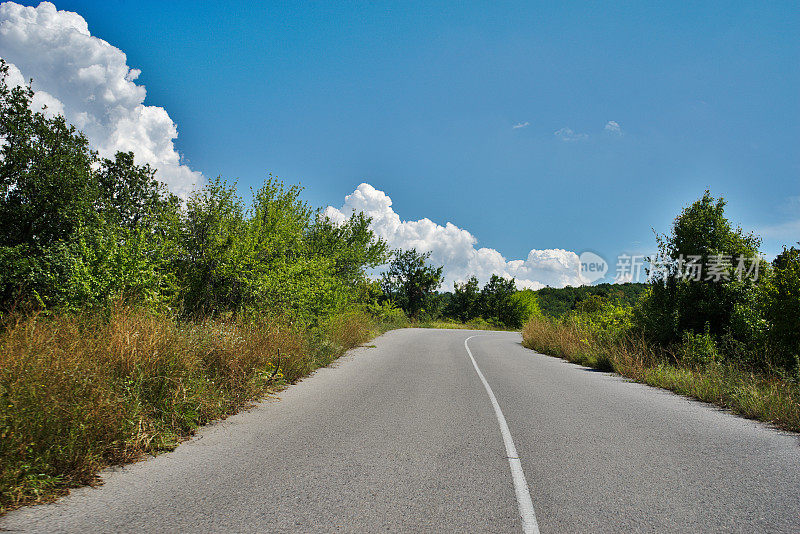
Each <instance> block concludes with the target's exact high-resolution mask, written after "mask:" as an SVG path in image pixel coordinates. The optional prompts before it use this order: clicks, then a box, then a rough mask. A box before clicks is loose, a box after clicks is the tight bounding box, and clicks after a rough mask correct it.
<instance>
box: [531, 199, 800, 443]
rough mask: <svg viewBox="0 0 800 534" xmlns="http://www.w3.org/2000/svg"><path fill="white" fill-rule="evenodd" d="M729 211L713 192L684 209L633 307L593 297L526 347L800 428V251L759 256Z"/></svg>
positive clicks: (535, 325) (534, 333)
mask: <svg viewBox="0 0 800 534" xmlns="http://www.w3.org/2000/svg"><path fill="white" fill-rule="evenodd" d="M724 206H725V202H724V201H723V200H722V199H715V198H714V197H712V196H711V194H710V193H709V192H706V193H705V195H704V196H703V197H702V198H701V199H699V200H698V201H696V202H694V203H693V204H692V205H690V206H689V207H687V208H686V209H685V210H683V212H682V213H681V214H680V215H679V216H678V217H677V218H676V219H675V222H674V224H673V227H672V230H671V233H670V234H669V235H661V236H659V249H660V250H659V255H658V257H656V258H650V259H649V260H650V265H649V269H650V271H649V274H650V278H651V280H650V282H649V283H648V284H647V285H646V287H644V291H643V292H641V295H640V297H639V298H638V300H636V301H635V302H634V303H631V302H630V300H628V299H627V298H619V296H617V297H615V296H614V295H613V294H606V295H601V294H591V293H588V292H587V293H585V294H584V297H583V298H582V299H580V300H577V301H575V302H574V303H573V304H572V305H571V306H570V308H571V309H569V310H562V312H561V313H560V314H557V315H556V314H553V315H554V316H537V317H534V318H532V319H531V320H529V321H528V322H527V323H526V324H525V326H524V328H523V339H524V342H523V343H524V345H525V346H527V347H529V348H531V349H534V350H536V351H538V352H541V353H544V354H548V355H552V356H557V357H560V358H564V359H567V360H569V361H571V362H575V363H578V364H581V365H586V366H589V367H595V368H598V369H603V370H607V371H615V372H617V373H619V374H622V375H624V376H627V377H630V378H632V379H634V380H637V381H639V382H643V383H646V384H650V385H652V386H657V387H662V388H666V389H670V390H672V391H675V392H677V393H680V394H682V395H687V396H690V397H694V398H697V399H700V400H703V401H706V402H711V403H715V404H717V405H719V406H723V407H725V408H728V409H730V410H731V411H733V412H736V413H738V414H741V415H743V416H746V417H750V418H754V419H759V420H762V421H766V422H769V423H772V424H774V425H776V426H778V427H780V428H783V429H787V430H793V431H796V432H800V384H799V382H798V380H799V379H800V366H799V362H800V249H798V248H796V247H789V248H785V249H784V251H783V252H782V253H781V254H779V255H778V257H777V258H775V260H774V261H773V262H772V263H768V262H766V261H764V260H763V259H760V257H759V252H758V247H759V245H760V240H759V239H758V238H757V237H756V236H755V235H752V234H745V233H744V232H742V230H741V229H739V228H736V227H734V226H733V225H732V224H731V223H730V221H729V220H728V219H727V218H726V217H725V214H724ZM742 258H750V259H752V260H751V261H745V262H744V265H743V264H742V263H741V262H740V259H742ZM742 267H744V268H745V269H746V271H747V272H746V273H745V274H746V276H742V271H743V269H742ZM703 269H705V270H703ZM559 291H562V292H565V293H567V292H569V293H574V292H575V289H574V288H568V289H565V290H550V292H551V293H557V292H559ZM637 291H638V289H637ZM567 298H571V295H570V296H568V297H567ZM540 302H541V300H540Z"/></svg>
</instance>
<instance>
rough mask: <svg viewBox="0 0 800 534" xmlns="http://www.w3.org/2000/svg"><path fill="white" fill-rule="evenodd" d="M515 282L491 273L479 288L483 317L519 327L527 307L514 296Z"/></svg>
mask: <svg viewBox="0 0 800 534" xmlns="http://www.w3.org/2000/svg"><path fill="white" fill-rule="evenodd" d="M516 293H517V286H516V282H515V281H514V279H513V278H503V277H502V276H498V275H496V274H493V275H492V277H491V278H490V279H489V281H488V282H486V285H485V286H483V290H481V309H482V312H483V313H482V315H483V318H484V319H487V320H489V321H493V322H495V323H497V324H499V325H501V326H505V327H507V328H519V327H521V326H522V323H523V321H524V320H525V319H526V316H525V313H526V311H527V307H526V306H525V304H524V303H523V302H522V301H520V300H518V299H517V298H515V295H516Z"/></svg>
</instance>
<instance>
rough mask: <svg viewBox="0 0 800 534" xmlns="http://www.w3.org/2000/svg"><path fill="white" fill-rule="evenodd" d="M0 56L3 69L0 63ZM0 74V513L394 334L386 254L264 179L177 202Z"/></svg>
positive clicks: (147, 172) (402, 320) (221, 185)
mask: <svg viewBox="0 0 800 534" xmlns="http://www.w3.org/2000/svg"><path fill="white" fill-rule="evenodd" d="M0 61H1V60H0ZM7 70H8V69H7V67H6V66H5V64H4V63H1V62H0V139H2V143H1V145H0V513H2V512H4V511H6V510H8V509H10V508H12V507H15V506H18V505H21V504H25V503H31V502H37V501H41V500H47V499H49V498H52V497H54V496H56V495H58V494H61V493H63V492H64V491H66V490H67V489H68V488H70V487H74V486H75V485H79V484H86V483H92V482H93V481H94V480H95V477H96V474H97V472H98V471H99V469H101V468H102V467H104V466H108V465H111V464H116V463H120V462H125V461H129V460H132V459H134V458H137V457H139V456H140V455H142V454H145V453H156V452H158V451H162V450H168V449H170V448H172V447H174V446H175V445H176V444H177V443H178V442H179V441H180V440H181V439H184V438H185V437H187V436H189V435H190V434H191V433H192V432H193V431H194V430H195V429H196V428H197V427H198V426H199V425H202V424H204V423H206V422H208V421H211V420H213V419H216V418H219V417H224V416H226V415H229V414H232V413H234V412H236V411H237V410H238V409H240V408H241V407H242V406H245V405H247V404H248V403H250V402H251V401H253V400H255V399H258V398H259V397H261V396H263V395H264V394H266V393H269V392H271V391H276V390H278V389H280V388H282V387H283V386H284V385H286V384H289V383H292V382H294V381H296V380H298V379H299V378H301V377H303V376H306V375H307V374H308V373H310V372H311V371H313V370H314V369H316V368H318V367H320V366H323V365H327V364H328V363H329V362H330V361H331V360H332V359H334V358H336V357H337V356H339V355H340V354H342V353H343V352H344V351H346V350H347V349H349V348H352V347H354V346H357V345H359V344H361V343H363V342H365V341H367V340H368V339H369V338H371V337H372V336H374V335H375V334H377V333H379V332H381V331H383V330H386V329H389V328H397V327H401V326H406V325H408V324H409V322H408V319H407V318H406V315H405V313H404V312H403V311H402V310H401V309H399V308H397V307H395V306H394V305H393V304H392V303H391V301H389V300H388V299H386V298H384V297H383V295H382V293H381V289H380V286H379V284H378V283H377V282H375V281H372V280H370V279H369V277H368V276H367V275H366V273H367V271H368V270H369V269H373V268H375V267H377V266H379V265H381V264H384V263H385V262H386V261H387V259H388V258H389V252H388V251H387V248H386V244H385V243H384V242H383V241H381V240H379V239H376V238H375V236H374V235H373V234H372V232H371V231H370V230H369V222H370V221H369V219H368V218H366V217H364V216H363V215H361V214H356V215H355V216H353V217H352V218H350V219H349V220H348V221H346V222H345V223H343V224H333V223H332V222H331V221H329V220H327V219H326V218H324V217H322V216H321V215H320V213H319V212H318V211H317V210H314V209H312V208H310V207H309V206H307V205H306V204H305V203H304V202H302V201H301V200H300V193H301V190H300V188H298V187H294V186H292V187H287V186H285V185H284V184H282V183H281V182H279V181H278V180H276V179H274V178H272V177H269V178H268V179H267V180H265V182H264V184H263V186H262V187H261V188H260V189H258V190H255V191H252V192H251V195H250V198H248V199H244V198H242V197H241V196H240V195H239V194H238V192H237V188H236V185H235V184H233V183H229V182H226V181H225V180H222V179H216V180H211V181H210V182H209V183H208V184H206V185H205V187H203V188H201V189H199V190H197V191H196V192H195V193H194V194H192V195H191V196H190V197H189V198H188V199H185V200H181V199H179V198H177V197H175V196H174V195H172V194H171V193H169V192H168V191H167V189H166V188H165V186H164V185H163V184H161V183H159V181H158V180H157V177H156V175H155V172H154V171H153V170H152V169H151V168H149V167H148V166H146V165H145V166H139V165H136V164H135V163H134V156H133V154H130V153H118V154H116V156H115V157H114V158H111V159H106V158H100V157H98V155H97V154H96V153H94V152H93V151H92V150H90V148H89V144H88V141H87V139H86V137H85V136H84V135H83V134H82V133H81V132H79V131H77V130H76V129H75V128H74V127H72V126H71V125H69V124H67V123H66V122H65V121H64V119H63V117H60V116H55V117H54V116H51V115H49V114H46V113H38V112H34V111H32V110H31V99H32V96H33V95H32V92H31V90H30V89H29V88H25V87H16V88H10V87H8V86H7V85H6V82H5V79H6V75H7Z"/></svg>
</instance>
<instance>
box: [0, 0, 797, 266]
mask: <svg viewBox="0 0 800 534" xmlns="http://www.w3.org/2000/svg"><path fill="white" fill-rule="evenodd" d="M23 3H24V4H26V5H36V4H37V3H38V2H36V3H26V2H23ZM56 6H57V8H58V9H59V10H67V11H74V12H77V13H79V14H80V15H81V16H82V17H83V18H84V19H85V20H86V22H87V23H88V27H89V29H90V31H91V34H92V35H94V36H96V37H98V38H100V39H103V40H105V41H107V42H109V43H110V44H112V45H113V46H115V47H117V48H119V49H120V50H122V51H124V52H125V53H126V54H127V63H128V65H130V66H131V67H135V68H136V69H141V71H142V73H141V75H140V76H139V78H138V80H137V83H139V84H143V85H144V86H145V87H146V89H147V97H146V101H145V103H146V104H148V105H151V106H160V107H163V108H164V109H165V110H166V111H167V112H168V113H169V117H171V119H172V120H173V121H174V122H175V123H176V124H177V127H178V132H179V135H178V137H177V140H176V147H177V149H178V150H179V151H180V153H181V154H182V155H183V157H184V163H186V164H187V165H188V166H189V167H191V169H193V170H195V171H199V172H201V173H202V174H203V175H204V176H206V177H212V176H216V175H222V176H224V177H227V178H238V179H239V183H240V184H241V185H242V186H243V187H248V186H250V185H257V184H258V183H260V181H261V180H262V179H263V177H264V176H265V175H266V174H267V173H269V172H271V173H273V174H275V175H277V176H279V177H280V178H282V179H284V180H285V181H287V182H291V183H295V182H300V183H302V184H303V185H304V186H305V187H306V188H307V191H306V195H305V196H306V198H307V200H309V201H310V202H311V203H312V204H313V205H316V206H321V207H324V206H326V205H329V204H330V205H334V206H337V207H338V206H341V205H342V202H343V199H344V196H345V195H346V194H349V193H352V192H353V190H354V189H355V188H356V186H358V184H360V183H362V182H367V183H369V184H371V185H372V186H374V187H375V188H376V189H377V190H380V191H384V192H385V193H386V194H387V195H389V196H390V197H391V199H392V201H393V208H394V210H395V211H396V212H397V213H398V214H399V215H400V217H401V218H402V219H408V220H417V219H422V218H425V217H427V218H430V219H432V220H433V221H435V222H437V223H439V224H442V225H444V224H445V223H446V222H448V221H450V222H452V223H453V224H454V225H456V226H458V227H460V228H464V229H467V230H469V232H471V233H472V234H473V235H474V236H475V237H476V238H477V239H478V242H479V243H478V246H484V247H491V248H494V249H497V250H498V251H500V252H501V253H502V254H503V255H504V256H506V257H508V258H524V257H525V256H526V255H527V254H528V251H530V250H531V249H555V248H557V249H567V250H572V251H577V252H581V251H583V250H587V249H591V250H595V251H598V252H600V253H601V254H602V255H604V256H606V257H607V258H613V257H616V255H617V254H619V253H620V252H624V251H627V252H632V251H636V250H642V251H649V250H651V249H652V246H653V243H654V241H653V238H652V235H653V233H652V228H655V229H657V230H659V231H666V230H668V228H669V225H670V222H671V220H672V219H673V218H674V217H675V216H676V215H677V214H678V212H679V211H680V209H681V208H682V207H683V206H684V205H686V204H688V203H689V202H691V201H693V200H694V199H696V198H698V197H699V196H701V195H702V193H703V191H704V189H706V188H710V189H711V191H712V193H713V194H715V195H723V196H725V197H726V198H727V199H728V201H729V210H728V213H729V215H730V217H731V218H732V219H733V220H734V221H736V222H738V223H739V224H741V225H742V226H744V227H745V228H747V229H753V230H757V231H762V230H763V231H764V232H765V233H766V234H767V236H768V237H767V238H766V239H765V243H764V247H763V249H764V251H765V252H766V253H768V254H775V253H776V252H777V251H779V250H780V247H781V246H782V245H783V244H791V243H794V242H796V241H798V240H800V150H798V148H800V8H798V4H797V3H794V2H769V3H766V2H747V3H743V2H715V3H712V2H707V3H702V5H688V4H684V3H680V2H672V3H642V2H635V3H634V2H631V3H624V2H614V3H594V2H592V3H558V2H541V3H534V2H520V3H502V4H499V3H495V2H485V3H481V2H471V3H450V4H438V3H434V2H419V3H414V2H402V3H355V2H335V3H311V2H303V3H298V4H295V5H289V4H278V3H263V4H262V3H252V2H246V3H245V2H242V3H234V2H227V3H226V2H218V3H214V4H211V3H202V4H195V3H193V2H146V1H144V2H119V1H106V2H80V1H78V2H75V1H60V2H56ZM11 61H12V62H13V58H11ZM22 72H23V74H25V75H28V73H27V72H25V69H22ZM609 121H614V122H615V123H616V124H618V125H619V131H612V130H613V128H612V129H611V130H609V129H606V125H607V124H608V123H609ZM515 125H524V126H523V127H518V128H514V126H515ZM569 130H571V132H572V133H571V134H570V135H564V132H568V131H569ZM559 131H560V132H562V133H561V134H560V135H557V134H556V132H559Z"/></svg>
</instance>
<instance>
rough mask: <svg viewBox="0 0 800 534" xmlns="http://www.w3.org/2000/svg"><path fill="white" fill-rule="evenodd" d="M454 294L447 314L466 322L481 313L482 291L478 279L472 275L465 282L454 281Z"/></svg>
mask: <svg viewBox="0 0 800 534" xmlns="http://www.w3.org/2000/svg"><path fill="white" fill-rule="evenodd" d="M453 288H454V291H453V296H452V297H451V299H450V305H449V306H448V309H447V314H448V315H449V316H450V317H452V318H454V319H458V320H459V321H461V322H464V323H466V322H467V321H471V320H472V319H475V318H476V317H480V315H481V293H480V289H479V286H478V279H477V278H475V277H474V276H471V277H470V279H469V280H467V281H466V282H464V283H463V284H459V283H458V282H453Z"/></svg>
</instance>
